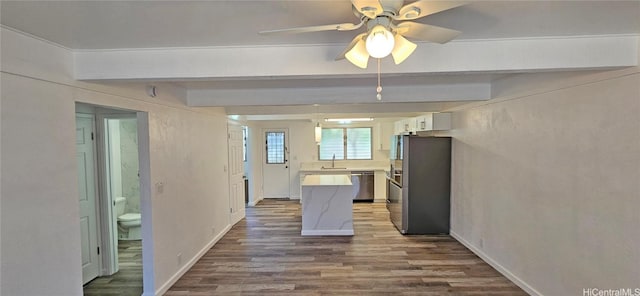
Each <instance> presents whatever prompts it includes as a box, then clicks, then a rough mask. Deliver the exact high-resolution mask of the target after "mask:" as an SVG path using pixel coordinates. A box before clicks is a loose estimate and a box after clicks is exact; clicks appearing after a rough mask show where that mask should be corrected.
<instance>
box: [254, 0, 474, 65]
mask: <svg viewBox="0 0 640 296" xmlns="http://www.w3.org/2000/svg"><path fill="white" fill-rule="evenodd" d="M351 3H352V10H353V13H354V14H355V15H356V16H357V17H358V18H359V19H360V23H358V24H352V23H342V24H332V25H322V26H311V27H299V28H289V29H280V30H270V31H262V32H260V34H294V33H309V32H319V31H332V30H338V31H353V30H357V29H359V28H361V27H363V26H366V28H367V31H366V32H365V33H362V34H359V35H357V36H356V37H355V38H354V39H353V40H352V41H351V43H350V44H349V45H348V46H347V48H346V49H345V51H344V52H343V53H342V54H340V55H339V56H338V57H336V60H341V59H345V58H346V59H347V60H349V61H350V62H351V63H353V64H354V65H356V66H358V67H360V68H363V69H364V68H367V64H368V62H369V57H374V58H384V57H386V56H388V55H389V54H391V56H392V57H393V61H394V62H395V63H396V65H397V64H400V63H402V62H403V61H404V60H406V59H407V58H408V57H409V56H410V55H411V53H413V51H414V50H415V49H416V47H417V45H416V44H415V43H413V42H411V41H409V40H407V38H405V37H408V38H411V39H416V40H422V41H429V42H435V43H440V44H444V43H447V42H449V41H451V40H452V39H454V38H456V37H457V36H458V35H459V34H460V33H461V32H460V31H456V30H452V29H447V28H442V27H438V26H432V25H427V24H422V23H417V22H412V21H411V20H415V19H418V18H422V17H425V16H428V15H431V14H434V13H438V12H441V11H445V10H449V9H452V8H455V7H459V6H462V5H465V4H467V2H459V1H429V0H419V1H416V2H413V3H409V4H407V5H404V6H403V4H404V0H351Z"/></svg>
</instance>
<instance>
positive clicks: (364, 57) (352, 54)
mask: <svg viewBox="0 0 640 296" xmlns="http://www.w3.org/2000/svg"><path fill="white" fill-rule="evenodd" d="M344 57H345V58H346V59H347V60H348V61H349V62H351V63H352V64H354V65H356V66H358V67H360V68H362V69H366V68H367V64H368V63H369V53H368V52H367V49H366V47H365V41H364V40H363V39H360V40H358V42H357V43H356V45H355V46H354V47H353V48H352V49H351V50H349V51H348V52H347V53H345V54H344Z"/></svg>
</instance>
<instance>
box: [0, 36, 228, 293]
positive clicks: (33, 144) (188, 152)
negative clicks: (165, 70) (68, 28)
mask: <svg viewBox="0 0 640 296" xmlns="http://www.w3.org/2000/svg"><path fill="white" fill-rule="evenodd" d="M1 30H2V32H1V35H0V36H1V38H2V40H1V41H2V42H1V44H2V52H1V54H2V57H1V58H2V63H1V64H0V67H1V70H2V73H1V76H0V82H1V87H2V94H1V96H0V106H1V108H0V110H1V112H2V113H1V115H2V116H1V127H2V141H1V150H2V156H1V163H2V168H1V174H2V181H1V189H2V192H1V193H2V195H1V197H2V199H1V203H2V207H1V211H2V212H1V217H0V221H1V226H2V229H1V236H2V241H1V249H0V250H1V257H2V262H1V268H0V270H1V273H2V279H1V280H2V282H1V283H0V286H1V288H0V289H1V290H0V294H2V295H65V296H66V295H82V282H81V280H82V270H81V266H80V229H79V224H78V223H79V215H78V210H79V209H78V193H77V169H76V161H75V149H76V148H75V114H74V113H75V102H76V101H80V102H86V103H91V104H96V105H104V106H110V107H115V108H124V109H130V110H139V111H144V112H148V117H149V130H150V135H149V140H150V150H151V151H150V169H151V174H150V175H151V183H152V184H155V183H158V182H162V183H164V191H163V193H159V192H157V191H156V189H155V188H150V189H151V201H150V203H151V205H150V206H151V209H152V217H151V218H150V219H148V218H149V217H147V219H145V217H143V220H148V221H151V224H152V225H151V226H152V229H153V236H152V237H153V246H154V249H153V265H154V267H155V271H154V273H153V274H151V277H150V278H145V291H146V292H147V293H148V294H149V295H151V294H153V293H154V291H159V292H162V289H166V288H168V285H169V284H171V281H172V280H175V279H176V278H177V276H178V275H179V273H180V272H182V271H184V269H185V267H186V264H188V263H189V262H190V260H192V259H194V258H195V257H196V256H197V255H199V254H201V253H200V252H201V251H202V250H203V249H207V248H208V246H210V245H211V244H212V243H213V242H215V239H217V238H219V236H220V235H222V234H224V232H225V231H227V229H228V227H229V214H228V209H229V197H228V176H227V174H226V173H225V172H224V165H226V164H227V144H226V138H227V137H226V123H227V119H226V116H225V115H224V114H223V111H222V110H221V109H218V108H204V109H192V108H186V107H184V104H183V103H182V101H183V100H184V95H185V94H186V93H185V92H184V90H180V89H177V88H173V87H171V86H170V85H159V87H158V92H159V96H158V97H157V98H149V97H147V96H146V95H145V90H144V86H138V85H126V86H122V87H114V86H105V85H98V84H92V83H84V82H77V81H74V80H73V79H72V76H71V73H72V71H71V69H72V64H73V63H72V56H71V53H70V52H69V51H68V50H66V49H64V48H60V47H57V46H54V45H51V44H48V43H46V42H42V41H39V40H36V39H33V38H31V37H27V36H24V35H21V34H18V33H15V32H12V31H9V30H7V29H5V28H2V29H1ZM148 189H149V188H146V190H148ZM143 215H145V213H144V212H143ZM212 228H214V230H215V231H212ZM144 244H146V242H143V245H144ZM178 253H181V254H182V263H181V264H178V261H177V254H178ZM149 284H151V287H148V285H149Z"/></svg>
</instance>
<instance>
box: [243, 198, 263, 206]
mask: <svg viewBox="0 0 640 296" xmlns="http://www.w3.org/2000/svg"><path fill="white" fill-rule="evenodd" d="M263 199H264V197H262V196H261V197H259V198H258V199H256V200H254V201H250V202H249V203H247V206H250V207H255V206H256V205H257V204H258V203H259V202H260V201H261V200H263Z"/></svg>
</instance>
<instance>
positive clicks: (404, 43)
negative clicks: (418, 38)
mask: <svg viewBox="0 0 640 296" xmlns="http://www.w3.org/2000/svg"><path fill="white" fill-rule="evenodd" d="M394 39H395V46H394V47H393V50H392V51H391V56H393V61H394V62H395V63H396V65H398V64H400V63H402V62H404V60H406V59H407V58H408V57H409V56H410V55H411V54H412V53H413V51H414V50H416V47H418V45H417V44H415V43H413V42H411V41H409V40H407V39H406V38H404V37H402V35H400V34H396V36H395V37H394Z"/></svg>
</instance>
